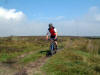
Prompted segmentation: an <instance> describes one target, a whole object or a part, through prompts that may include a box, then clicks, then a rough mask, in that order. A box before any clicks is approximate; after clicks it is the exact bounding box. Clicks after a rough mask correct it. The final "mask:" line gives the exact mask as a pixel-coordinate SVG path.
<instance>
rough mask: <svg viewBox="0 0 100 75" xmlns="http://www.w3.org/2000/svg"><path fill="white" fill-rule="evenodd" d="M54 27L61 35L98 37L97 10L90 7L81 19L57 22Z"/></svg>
mask: <svg viewBox="0 0 100 75" xmlns="http://www.w3.org/2000/svg"><path fill="white" fill-rule="evenodd" d="M55 24H56V23H55ZM56 26H57V28H58V29H59V32H62V33H61V34H63V35H75V36H100V29H99V28H100V11H99V8H98V7H91V8H90V9H89V11H88V13H87V14H84V16H83V17H79V18H78V19H74V20H70V21H68V20H66V21H59V22H58V23H57V24H56ZM60 27H62V28H60Z"/></svg>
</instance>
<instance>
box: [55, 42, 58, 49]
mask: <svg viewBox="0 0 100 75" xmlns="http://www.w3.org/2000/svg"><path fill="white" fill-rule="evenodd" d="M55 44H56V49H58V47H57V41H55Z"/></svg>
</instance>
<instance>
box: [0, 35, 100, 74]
mask: <svg viewBox="0 0 100 75" xmlns="http://www.w3.org/2000/svg"><path fill="white" fill-rule="evenodd" d="M48 42H49V41H47V40H45V37H42V36H41V37H38V36H36V37H7V38H0V63H1V62H2V63H8V62H13V63H15V64H19V65H26V64H29V63H30V62H35V61H37V60H38V59H41V58H42V57H45V56H46V51H47V50H48V49H49V43H48ZM58 45H59V48H61V50H59V51H58V52H57V53H56V54H55V55H53V56H52V57H50V58H48V61H46V62H44V63H45V64H44V65H43V66H42V67H41V70H42V71H43V72H44V73H46V75H100V39H93V38H82V37H59V39H58ZM62 48H63V49H62ZM0 69H1V68H0ZM40 74H41V73H40Z"/></svg>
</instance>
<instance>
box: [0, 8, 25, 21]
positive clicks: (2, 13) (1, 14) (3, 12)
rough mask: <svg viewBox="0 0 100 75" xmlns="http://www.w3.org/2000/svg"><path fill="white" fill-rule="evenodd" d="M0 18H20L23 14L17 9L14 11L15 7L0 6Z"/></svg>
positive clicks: (23, 16)
mask: <svg viewBox="0 0 100 75" xmlns="http://www.w3.org/2000/svg"><path fill="white" fill-rule="evenodd" d="M0 18H2V19H3V18H4V19H7V20H10V19H14V20H20V19H22V18H25V15H24V13H23V12H21V11H19V12H16V9H9V10H8V9H5V8H3V7H0Z"/></svg>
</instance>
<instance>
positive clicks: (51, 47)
mask: <svg viewBox="0 0 100 75" xmlns="http://www.w3.org/2000/svg"><path fill="white" fill-rule="evenodd" d="M50 52H51V55H53V54H54V43H52V44H51V46H50Z"/></svg>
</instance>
